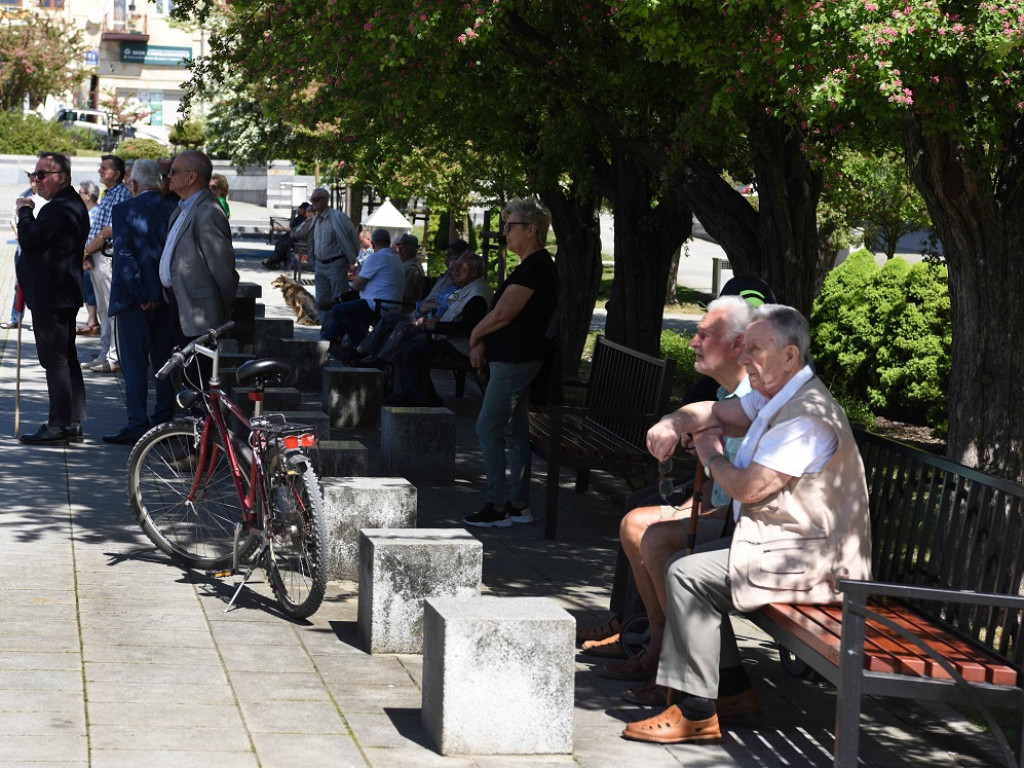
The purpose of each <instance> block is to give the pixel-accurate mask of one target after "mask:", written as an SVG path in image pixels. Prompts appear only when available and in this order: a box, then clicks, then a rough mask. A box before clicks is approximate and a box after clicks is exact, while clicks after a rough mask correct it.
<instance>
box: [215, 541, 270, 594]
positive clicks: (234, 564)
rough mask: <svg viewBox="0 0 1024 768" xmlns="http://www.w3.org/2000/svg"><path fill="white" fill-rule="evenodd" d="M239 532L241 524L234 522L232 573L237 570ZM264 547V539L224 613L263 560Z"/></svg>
mask: <svg viewBox="0 0 1024 768" xmlns="http://www.w3.org/2000/svg"><path fill="white" fill-rule="evenodd" d="M241 532H242V524H241V523H236V524H235V552H234V557H233V559H232V568H231V572H232V573H237V572H238V539H239V537H240V535H241ZM266 548H267V542H266V540H264V541H261V542H260V546H259V549H257V550H256V552H255V554H254V555H253V556H252V560H251V561H250V563H249V570H247V571H246V572H245V576H243V577H242V583H241V584H239V585H238V589H236V590H235V594H233V595H232V596H231V600H230V601H229V602H228V607H227V608H225V609H224V613H227V612H228V611H230V610H231V607H232V606H233V605H234V604H235V600H237V599H238V596H239V595H240V594H241V592H242V590H243V589H244V588H245V585H246V584H247V583H248V582H249V577H250V576H252V572H253V571H255V570H256V566H258V565H259V564H260V563H261V562H263V552H264V550H265V549H266Z"/></svg>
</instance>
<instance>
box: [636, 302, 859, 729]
mask: <svg viewBox="0 0 1024 768" xmlns="http://www.w3.org/2000/svg"><path fill="white" fill-rule="evenodd" d="M809 347H810V330H809V328H808V325H807V321H806V319H804V317H803V316H802V315H801V314H800V313H799V312H797V311H796V310H795V309H793V308H792V307H785V306H782V305H779V304H766V305H764V306H762V307H759V308H758V309H757V310H756V311H755V312H754V318H753V320H752V322H751V323H750V325H749V326H748V327H747V332H746V338H745V340H744V345H743V354H742V355H741V357H740V362H741V363H742V364H743V365H744V366H745V367H746V369H747V373H748V375H749V377H750V386H751V388H752V389H753V390H754V391H753V392H751V393H750V394H748V395H745V396H744V397H742V398H740V399H738V400H724V401H721V402H715V403H694V404H691V405H687V406H685V407H683V408H681V409H679V410H678V411H676V412H675V413H673V414H670V415H668V416H666V417H665V418H663V419H662V420H661V421H659V422H658V423H657V424H655V425H654V426H653V427H651V429H650V430H649V431H648V433H647V448H648V450H649V451H650V452H651V455H652V456H654V457H655V458H657V459H659V460H664V459H667V458H668V457H669V456H671V455H672V453H673V452H674V451H675V447H676V445H677V444H682V445H683V447H684V448H690V447H691V446H693V447H694V448H695V449H696V451H697V455H698V456H699V458H700V460H701V462H702V463H703V464H704V466H705V467H706V468H707V470H708V473H709V474H710V475H711V476H712V478H713V479H714V480H715V481H716V482H717V483H718V484H719V485H721V486H722V489H723V490H724V491H725V492H726V493H728V494H729V495H730V496H731V497H732V498H733V509H732V515H731V516H730V517H729V518H728V519H729V520H732V521H734V522H735V531H734V532H733V534H732V537H731V538H728V537H725V538H722V539H719V540H717V541H713V542H708V543H706V544H703V545H701V546H698V547H697V548H696V549H695V551H694V553H693V554H691V555H688V556H685V557H684V556H680V557H678V558H677V559H675V560H674V561H672V562H670V564H669V566H668V570H667V574H666V608H667V611H666V614H667V616H666V627H665V637H664V642H663V646H662V651H661V657H660V659H659V663H658V676H657V682H658V684H659V685H662V686H665V687H666V688H669V689H671V690H670V692H669V702H670V705H669V707H668V708H667V709H666V710H665V711H663V712H662V713H661V714H659V715H656V716H654V717H652V718H648V719H647V720H642V721H640V722H636V723H631V724H630V725H628V726H626V729H625V730H624V731H623V732H622V735H623V736H624V737H626V738H627V739H634V740H637V741H650V742H657V743H661V744H680V743H708V744H718V743H720V742H721V740H722V733H721V730H720V728H719V724H718V712H719V711H721V712H722V713H723V714H726V713H734V712H748V711H752V710H756V708H757V705H756V696H755V695H754V691H753V688H752V686H751V685H750V681H749V679H748V678H747V676H746V673H745V672H744V670H743V667H742V666H741V659H740V654H739V649H738V648H737V645H736V637H735V636H734V635H733V632H732V624H731V622H730V619H729V613H730V612H731V611H740V612H747V611H753V610H756V609H757V608H760V607H761V606H764V605H767V604H768V603H774V602H783V603H834V602H839V599H840V594H839V593H838V592H837V591H836V589H835V581H836V579H837V578H850V579H870V578H871V536H870V530H869V522H868V490H867V482H866V480H865V477H864V465H863V463H862V461H861V458H860V453H859V451H858V449H857V445H856V443H855V441H854V437H853V433H852V432H851V430H850V425H849V422H848V421H847V419H846V415H845V414H844V413H843V409H842V408H841V407H840V406H839V404H838V403H836V401H835V399H833V397H832V395H831V394H830V393H829V391H828V389H827V388H826V387H825V385H824V384H823V383H822V382H821V380H820V379H818V378H817V377H816V376H815V375H814V373H813V372H812V371H811V368H810V366H808V364H807V362H808V359H809V358H808V348H809ZM691 434H692V437H691V436H690V435H691ZM726 435H728V436H733V437H737V436H741V435H743V436H744V437H743V442H742V443H741V445H740V449H739V452H738V453H737V455H736V458H735V460H734V461H729V460H728V459H727V458H725V456H724V455H723V443H722V438H723V436H726Z"/></svg>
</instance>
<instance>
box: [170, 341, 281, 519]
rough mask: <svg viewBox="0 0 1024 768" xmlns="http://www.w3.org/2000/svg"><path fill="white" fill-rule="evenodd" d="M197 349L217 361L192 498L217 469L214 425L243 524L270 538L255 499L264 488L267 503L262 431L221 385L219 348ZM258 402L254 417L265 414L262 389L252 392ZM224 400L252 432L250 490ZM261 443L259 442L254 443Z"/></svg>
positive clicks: (209, 391) (262, 497)
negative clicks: (212, 436)
mask: <svg viewBox="0 0 1024 768" xmlns="http://www.w3.org/2000/svg"><path fill="white" fill-rule="evenodd" d="M193 349H194V351H196V352H197V353H200V354H202V355H204V356H205V357H208V358H210V360H211V361H212V362H213V372H212V373H211V375H210V380H209V382H208V386H209V390H208V393H207V396H208V400H207V402H206V408H205V410H206V418H205V419H204V420H203V429H202V433H201V434H200V436H199V460H198V463H197V466H198V467H199V470H198V471H197V472H196V477H195V481H194V482H193V483H192V488H191V489H189V495H188V498H189V500H192V499H194V498H195V496H196V494H197V493H198V492H199V489H200V488H202V487H203V484H204V478H205V477H207V476H208V474H209V473H212V472H213V469H214V467H215V466H216V463H217V450H218V448H217V447H216V446H214V445H212V443H211V441H210V429H211V424H212V426H214V427H215V428H216V429H217V432H218V433H219V434H220V436H221V438H222V439H223V441H224V446H225V452H226V453H227V457H228V467H229V468H230V470H231V479H232V481H233V482H234V484H235V492H236V493H237V494H238V501H239V503H240V504H241V506H242V525H243V528H244V529H246V530H250V531H253V532H255V533H258V534H259V535H260V537H261V538H266V533H265V532H264V531H263V529H262V527H261V526H259V525H257V520H256V513H255V511H254V510H255V502H256V492H257V491H256V489H257V487H258V488H259V489H260V490H259V493H260V501H262V502H264V503H265V502H266V498H265V495H264V494H266V488H265V487H264V484H263V483H262V482H257V480H261V479H262V477H263V456H262V448H263V442H262V432H261V431H260V430H259V429H258V428H257V429H254V428H253V426H252V421H253V419H250V418H249V417H248V416H246V415H245V413H244V412H243V411H242V409H241V408H239V407H238V406H237V405H236V404H235V403H234V402H233V401H232V400H231V398H229V397H228V396H227V395H225V394H224V391H223V390H222V389H221V386H220V376H219V368H220V352H219V351H218V350H217V348H216V347H204V346H200V345H196V346H194V347H193ZM251 397H252V399H253V401H254V414H253V418H254V419H255V418H257V417H260V416H262V415H263V394H262V393H261V392H253V393H252V395H251ZM221 403H223V404H224V405H225V406H227V408H228V410H230V411H231V413H232V414H234V416H235V417H236V418H237V419H238V420H239V421H240V422H241V423H242V426H243V427H244V428H245V429H246V430H248V431H249V435H250V438H249V446H250V447H251V448H252V450H253V454H252V456H253V460H252V466H251V467H250V477H249V492H248V493H246V490H245V486H244V485H243V484H242V470H241V468H240V467H239V465H238V456H236V455H235V448H234V445H233V444H232V441H231V436H230V433H229V430H228V426H227V421H226V420H225V418H224V413H223V412H222V410H221V408H220V404H221ZM257 435H258V436H259V438H260V439H259V441H255V440H254V439H253V438H254V437H256V436H257ZM254 443H258V444H254ZM210 451H212V454H211V455H210V457H209V458H210V462H209V464H207V463H206V459H207V453H208V452H210Z"/></svg>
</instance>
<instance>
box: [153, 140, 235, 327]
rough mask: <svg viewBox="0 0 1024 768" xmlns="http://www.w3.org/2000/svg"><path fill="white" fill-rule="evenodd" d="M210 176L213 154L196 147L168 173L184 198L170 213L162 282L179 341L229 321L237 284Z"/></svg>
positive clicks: (225, 224)
mask: <svg viewBox="0 0 1024 768" xmlns="http://www.w3.org/2000/svg"><path fill="white" fill-rule="evenodd" d="M212 174H213V165H212V164H211V163H210V158H209V157H207V156H206V155H205V154H203V153H202V152H198V151H196V150H189V151H187V152H182V153H181V154H180V155H178V156H177V157H175V158H174V161H173V162H172V163H171V168H170V172H169V175H170V189H171V191H172V192H174V193H176V194H177V195H178V196H179V197H180V198H181V202H180V203H179V204H178V208H177V210H175V211H174V213H173V214H171V221H170V230H169V232H168V234H167V243H166V244H165V245H164V249H163V253H162V254H161V257H160V282H161V283H162V284H163V286H164V288H167V289H168V295H169V297H170V301H171V307H172V310H174V311H173V312H172V314H173V317H174V318H175V320H176V321H177V330H178V335H179V338H178V341H179V342H181V341H186V340H190V339H194V338H195V337H196V336H200V335H201V334H204V333H206V332H207V331H208V330H210V329H211V328H216V327H217V326H220V325H223V324H224V323H225V322H227V320H228V319H230V317H231V307H232V305H233V304H234V301H235V290H236V289H237V288H238V272H236V271H235V251H234V248H233V247H232V245H231V227H230V226H229V225H228V219H227V217H226V216H225V215H224V210H223V209H222V208H221V207H220V203H218V202H217V198H216V196H215V195H214V194H213V193H212V192H210V189H209V186H210V177H211V176H212Z"/></svg>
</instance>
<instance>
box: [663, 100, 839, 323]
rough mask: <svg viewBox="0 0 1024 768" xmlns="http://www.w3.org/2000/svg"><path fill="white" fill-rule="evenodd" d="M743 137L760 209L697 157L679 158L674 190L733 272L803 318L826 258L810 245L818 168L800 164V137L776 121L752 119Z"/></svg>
mask: <svg viewBox="0 0 1024 768" xmlns="http://www.w3.org/2000/svg"><path fill="white" fill-rule="evenodd" d="M749 139H750V147H751V151H752V152H753V155H754V170H755V172H756V174H757V191H758V206H759V209H760V210H755V209H754V207H753V206H752V205H751V204H750V202H749V201H748V200H747V199H746V198H745V197H743V195H741V194H740V193H739V192H737V191H736V190H734V189H733V188H732V187H731V186H730V185H729V183H728V182H726V181H725V179H723V178H722V176H721V174H720V173H719V171H718V169H716V168H715V167H713V166H712V165H711V164H710V163H708V161H707V160H706V159H705V158H703V157H702V156H700V155H697V154H695V155H692V156H690V157H689V158H687V161H686V165H685V167H684V171H683V175H682V178H681V179H680V182H681V183H680V184H679V185H678V188H679V190H680V192H681V193H682V195H683V198H684V200H685V201H686V203H687V204H688V205H689V206H691V207H692V208H693V211H694V213H695V214H696V216H697V218H698V219H699V220H700V223H701V224H702V225H703V226H704V229H705V230H706V231H707V233H708V234H709V235H711V236H712V237H713V238H715V240H716V241H717V242H718V244H719V245H721V246H722V248H723V249H724V250H725V253H726V255H727V256H728V257H729V263H730V265H731V266H732V270H733V274H735V275H754V276H756V277H760V278H761V279H762V280H765V281H767V282H768V284H769V285H771V287H772V289H773V290H774V291H775V295H776V296H777V297H778V300H779V301H780V302H782V303H783V304H789V305H791V306H794V307H796V308H797V309H799V310H800V311H801V312H803V313H804V314H805V315H809V314H810V311H811V305H812V303H813V302H814V299H815V297H816V296H817V295H818V292H819V291H820V290H821V286H822V283H823V282H824V280H825V275H827V274H828V271H829V269H830V268H831V267H832V264H833V261H834V259H833V254H832V253H831V252H827V251H826V252H822V250H821V249H820V247H819V242H818V231H817V207H818V198H819V197H820V196H821V188H822V173H821V171H820V170H816V169H813V168H812V167H811V166H810V164H809V163H808V162H807V157H806V155H805V153H804V151H803V150H802V149H801V137H800V135H799V134H798V133H796V132H795V131H794V130H793V129H792V128H790V127H788V126H786V125H785V124H784V123H782V122H781V121H778V120H772V119H762V120H760V121H752V123H751V127H750V129H749Z"/></svg>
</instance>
